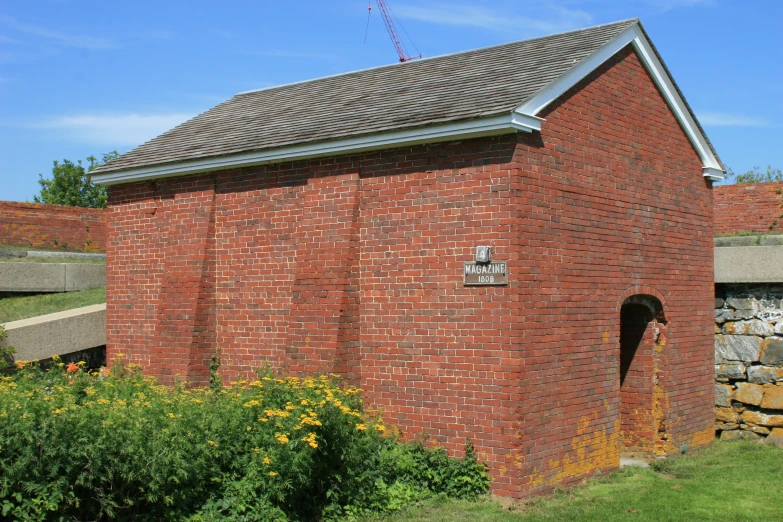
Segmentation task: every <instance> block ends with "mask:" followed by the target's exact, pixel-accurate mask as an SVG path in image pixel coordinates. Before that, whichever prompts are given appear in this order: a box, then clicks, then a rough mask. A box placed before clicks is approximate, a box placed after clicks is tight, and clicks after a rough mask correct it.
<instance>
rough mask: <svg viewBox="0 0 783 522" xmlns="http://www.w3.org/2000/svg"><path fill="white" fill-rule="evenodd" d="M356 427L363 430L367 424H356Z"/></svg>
mask: <svg viewBox="0 0 783 522" xmlns="http://www.w3.org/2000/svg"><path fill="white" fill-rule="evenodd" d="M356 429H357V430H359V431H364V430H366V429H367V426H365V425H364V424H357V425H356Z"/></svg>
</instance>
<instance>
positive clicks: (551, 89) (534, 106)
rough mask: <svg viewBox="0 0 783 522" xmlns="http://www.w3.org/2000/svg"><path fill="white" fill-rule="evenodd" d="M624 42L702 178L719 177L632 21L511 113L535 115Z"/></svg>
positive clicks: (709, 153) (708, 152)
mask: <svg viewBox="0 0 783 522" xmlns="http://www.w3.org/2000/svg"><path fill="white" fill-rule="evenodd" d="M628 44H633V46H634V49H635V50H636V52H637V54H638V55H639V57H640V58H641V61H642V63H643V64H644V66H645V68H646V69H647V71H648V72H649V73H650V76H651V77H652V78H653V81H654V82H655V85H656V86H657V87H658V90H659V91H660V92H661V94H662V95H663V97H664V99H665V100H666V103H667V104H668V105H669V108H670V109H671V110H672V112H673V113H674V116H675V117H676V118H677V121H678V122H679V123H680V126H681V127H682V129H683V130H684V131H685V134H686V135H687V136H688V139H689V140H690V142H691V144H692V145H693V147H694V149H695V150H696V153H697V154H698V155H699V158H700V159H701V161H702V164H703V166H704V169H703V170H704V172H703V174H704V177H706V178H708V179H710V180H713V181H720V180H722V179H723V174H724V172H723V169H722V168H721V166H720V163H719V162H718V158H716V157H715V154H713V152H712V150H711V149H710V146H709V144H708V143H707V139H706V137H705V136H704V134H703V133H702V132H701V130H700V129H699V126H698V125H697V124H696V121H695V120H694V119H693V116H692V115H691V112H690V111H689V110H688V107H687V106H686V105H685V101H684V100H683V99H682V97H680V95H679V93H678V92H677V89H676V88H675V87H674V84H673V83H672V80H671V78H670V77H669V75H668V74H666V69H664V67H663V64H662V63H661V62H660V60H659V59H658V57H657V56H656V54H655V51H653V48H652V46H651V45H650V42H649V40H647V37H646V36H645V35H644V33H643V32H642V30H641V28H640V27H639V24H633V25H632V26H630V27H629V28H627V29H626V30H625V31H623V32H622V33H620V34H619V35H617V36H616V37H615V38H614V40H612V41H611V42H609V43H607V44H606V45H604V46H603V47H601V48H600V49H598V51H596V52H595V53H593V54H592V55H590V56H589V57H587V59H585V60H584V61H583V62H581V63H580V64H579V65H577V66H576V67H574V68H573V69H571V70H570V71H568V72H567V73H566V74H564V75H563V76H562V77H560V78H559V79H558V80H556V81H554V82H552V83H550V84H549V85H548V86H546V87H545V88H544V89H542V90H541V91H539V92H538V93H537V94H536V95H535V96H533V97H532V98H531V99H530V100H528V101H526V102H525V103H523V104H522V105H520V106H519V107H517V108H516V110H515V112H520V113H522V114H528V115H530V116H535V115H537V114H538V113H539V112H541V111H542V110H543V109H544V108H545V107H547V106H548V105H549V104H550V103H552V102H553V101H555V100H556V99H558V98H559V97H560V96H562V95H563V94H564V93H565V92H566V91H568V90H569V89H570V88H571V87H573V86H574V85H576V84H577V83H578V82H579V81H580V80H582V79H583V78H584V77H585V76H587V75H588V74H590V73H591V72H593V71H594V70H595V69H597V68H598V67H600V66H601V65H602V64H603V63H604V62H606V61H607V60H609V59H610V58H611V57H612V56H614V55H615V54H617V53H618V52H619V51H620V50H622V49H623V48H624V47H625V46H627V45H628Z"/></svg>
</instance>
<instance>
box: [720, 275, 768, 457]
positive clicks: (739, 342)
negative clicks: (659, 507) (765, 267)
mask: <svg viewBox="0 0 783 522" xmlns="http://www.w3.org/2000/svg"><path fill="white" fill-rule="evenodd" d="M716 296H717V297H716V299H715V306H716V308H715V331H716V335H715V378H716V380H717V383H716V390H715V404H716V425H715V428H716V431H717V432H718V434H719V436H720V438H721V439H739V438H749V439H761V438H766V439H767V440H768V441H769V442H778V443H783V305H782V304H781V299H783V284H766V285H720V284H719V285H716Z"/></svg>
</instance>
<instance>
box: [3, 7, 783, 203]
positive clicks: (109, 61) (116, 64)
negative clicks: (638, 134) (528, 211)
mask: <svg viewBox="0 0 783 522" xmlns="http://www.w3.org/2000/svg"><path fill="white" fill-rule="evenodd" d="M387 1H388V4H389V5H390V6H391V8H392V10H393V11H394V13H395V15H396V17H397V19H398V21H399V22H400V23H401V25H402V28H400V32H401V33H402V34H403V37H405V35H406V34H407V35H409V36H410V37H411V39H412V41H413V42H414V43H415V46H416V47H415V48H414V46H413V45H411V44H410V41H411V40H408V39H407V38H404V40H405V43H406V44H407V47H408V50H409V52H410V53H411V54H418V52H421V53H422V54H423V55H424V56H435V55H440V54H446V53H451V52H455V51H462V50H466V49H472V48H477V47H483V46H487V45H493V44H498V43H503V42H510V41H514V40H521V39H525V38H531V37H535V36H540V35H545V34H550V33H554V32H561V31H567V30H570V29H577V28H581V27H586V26H589V25H595V24H600V23H606V22H612V21H615V20H619V19H624V18H631V17H634V16H638V17H640V18H641V19H642V22H643V23H644V25H645V28H646V29H647V31H648V32H649V34H650V36H651V38H652V40H653V42H654V43H655V44H656V46H657V47H658V49H659V51H660V52H661V54H662V55H663V58H664V60H665V61H666V63H667V65H668V66H669V69H670V70H671V71H672V74H673V76H674V78H675V79H676V81H677V82H678V83H679V85H680V87H681V89H682V90H683V92H684V93H685V96H686V98H687V99H688V101H689V103H690V104H691V106H692V107H693V109H694V110H695V112H696V114H697V116H698V117H699V118H700V120H701V122H702V124H703V125H704V126H705V128H706V131H707V134H708V135H709V137H710V139H711V140H712V141H713V143H714V145H715V147H716V149H717V150H718V153H719V154H720V156H721V158H722V159H723V161H724V163H726V164H727V165H728V166H730V167H732V168H733V169H734V170H735V171H737V172H744V171H746V170H748V169H750V168H752V167H753V166H755V165H759V166H761V167H765V166H766V165H767V164H771V165H772V166H773V167H778V168H783V95H781V93H783V31H781V22H782V21H783V2H778V1H746V2H739V1H736V0H526V1H519V2H515V1H506V0H492V1H483V0H481V1H480V0H460V1H457V2H440V1H430V0H419V1H414V0H387ZM366 23H367V3H366V1H363V0H357V1H354V0H330V1H321V2H314V1H310V0H297V1H292V2H279V1H275V2H272V1H268V0H256V1H253V2H249V1H248V2H239V1H233V0H223V1H222V2H216V1H198V0H190V1H173V0H167V1H160V0H158V1H133V2H129V1H126V2H120V1H110V2H108V1H68V0H59V1H55V0H23V1H16V0H4V1H3V2H2V3H0V158H2V162H1V163H0V199H2V200H16V201H26V200H32V197H33V195H34V194H36V193H37V192H38V188H39V187H38V184H37V180H38V174H39V173H43V174H44V175H45V176H46V175H48V174H49V173H50V172H51V165H52V161H53V160H57V159H59V160H61V159H71V160H77V159H80V158H85V157H87V156H89V155H95V156H100V154H101V153H104V152H108V151H111V150H118V151H120V152H125V151H128V150H130V149H131V148H133V147H134V146H136V145H139V144H141V143H142V142H144V141H146V140H148V139H151V138H153V137H155V136H156V135H158V134H160V133H161V132H163V131H165V130H167V129H169V128H171V127H173V126H175V125H177V124H178V123H181V122H182V121H185V120H186V119H188V118H190V117H192V116H194V115H196V114H198V113H200V112H202V111H204V110H206V109H208V108H210V107H211V106H213V105H216V104H217V103H219V102H221V101H223V100H225V99H227V98H229V97H231V96H232V95H233V94H235V93H237V92H241V91H245V90H249V89H255V88H260V87H267V86H271V85H277V84H281V83H288V82H292V81H297V80H303V79H307V78H315V77H319V76H324V75H328V74H335V73H340V72H345V71H350V70H355V69H361V68H366V67H372V66H376V65H383V64H387V63H393V62H395V61H396V54H395V52H394V48H393V47H392V45H391V42H390V41H389V38H388V36H387V34H386V31H385V28H384V26H383V23H382V21H381V18H380V15H379V13H378V10H377V9H376V8H374V9H373V11H372V15H371V17H370V23H369V30H368V34H367V41H366V43H363V40H364V36H365V26H366V25H365V24H366ZM416 49H418V51H417V50H416Z"/></svg>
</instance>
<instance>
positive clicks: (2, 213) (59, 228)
mask: <svg viewBox="0 0 783 522" xmlns="http://www.w3.org/2000/svg"><path fill="white" fill-rule="evenodd" d="M0 245H18V246H29V247H33V248H62V249H63V250H86V251H103V250H106V211H105V210H102V209H93V208H80V207H61V206H58V205H39V204H37V203H16V202H12V201H0Z"/></svg>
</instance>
